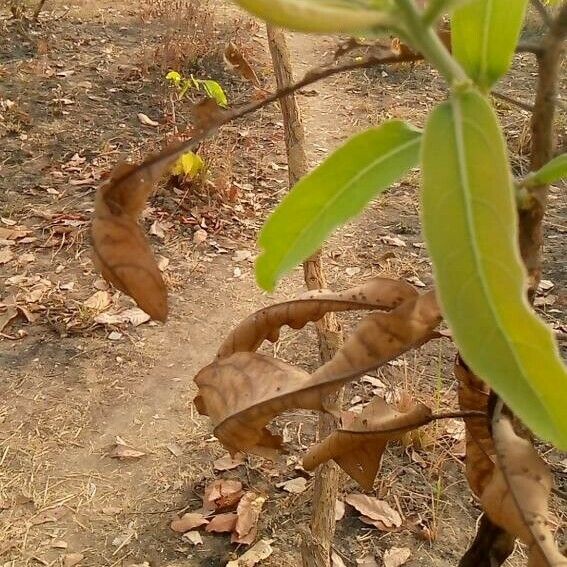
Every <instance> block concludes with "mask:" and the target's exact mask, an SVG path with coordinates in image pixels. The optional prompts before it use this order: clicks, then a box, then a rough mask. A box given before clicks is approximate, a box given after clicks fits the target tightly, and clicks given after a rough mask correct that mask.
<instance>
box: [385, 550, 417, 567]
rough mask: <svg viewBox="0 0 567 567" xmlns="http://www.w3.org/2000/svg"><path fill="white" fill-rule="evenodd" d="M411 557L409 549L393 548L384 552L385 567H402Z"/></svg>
mask: <svg viewBox="0 0 567 567" xmlns="http://www.w3.org/2000/svg"><path fill="white" fill-rule="evenodd" d="M410 557H411V550H410V549H409V547H392V548H391V549H388V550H387V551H385V552H384V567H401V566H402V565H405V564H406V563H407V562H408V560H409V558H410Z"/></svg>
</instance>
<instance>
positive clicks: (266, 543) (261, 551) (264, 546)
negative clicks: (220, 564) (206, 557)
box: [226, 539, 274, 567]
mask: <svg viewBox="0 0 567 567" xmlns="http://www.w3.org/2000/svg"><path fill="white" fill-rule="evenodd" d="M271 543H272V540H266V539H262V540H260V541H259V542H258V543H257V544H256V545H254V546H252V547H251V548H250V549H249V550H248V551H247V552H246V553H243V554H242V555H241V556H240V557H239V558H238V559H235V560H234V561H229V562H228V563H227V564H226V567H254V565H256V564H257V563H260V561H263V560H264V559H267V558H268V557H270V555H272V553H273V551H274V550H273V549H272V546H271V545H270V544H271Z"/></svg>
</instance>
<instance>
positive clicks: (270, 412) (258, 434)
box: [195, 292, 441, 458]
mask: <svg viewBox="0 0 567 567" xmlns="http://www.w3.org/2000/svg"><path fill="white" fill-rule="evenodd" d="M440 319H441V315H440V312H439V308H438V306H437V303H436V301H435V296H434V294H433V293H432V292H429V293H426V294H424V295H421V296H418V297H414V298H411V299H409V300H407V301H405V302H404V303H402V305H400V306H399V307H397V308H396V309H394V310H393V311H391V312H389V313H375V314H372V315H369V316H368V317H366V319H364V320H363V321H362V323H361V324H360V325H359V326H358V327H357V329H356V330H355V331H354V333H353V334H352V335H351V337H350V338H349V339H348V340H347V341H346V343H345V345H344V346H343V347H342V348H341V349H340V350H339V351H338V352H337V354H336V355H335V356H334V357H333V358H332V359H331V360H330V361H329V362H327V363H326V364H324V365H323V366H321V367H320V368H319V369H318V370H316V371H315V372H314V373H313V374H312V375H311V376H310V375H309V374H307V373H306V372H305V371H303V370H301V369H299V368H296V367H294V366H291V365H289V364H286V363H284V362H281V361H279V360H275V359H273V358H271V357H268V356H264V355H260V354H256V353H247V352H237V353H235V354H233V355H231V356H230V357H228V358H223V359H220V360H217V361H215V362H213V363H212V364H210V365H209V366H207V367H205V368H204V369H202V370H201V371H200V372H199V374H198V375H197V376H196V377H195V383H196V384H197V386H198V388H199V395H198V396H197V397H196V398H195V405H196V407H197V409H198V411H199V412H200V413H201V414H204V415H208V416H209V417H210V418H211V421H212V423H213V425H214V426H215V430H214V431H215V436H216V437H217V438H218V439H219V441H220V442H221V443H222V444H223V445H224V447H225V448H226V449H227V450H228V451H229V452H231V454H234V453H236V452H237V451H244V452H253V453H257V454H260V455H263V456H268V457H270V458H273V457H274V454H275V453H277V451H278V450H279V449H280V447H281V443H282V441H281V438H280V437H279V436H276V435H273V434H272V433H270V432H269V431H268V430H267V429H266V425H267V424H268V423H269V422H270V421H271V420H272V419H273V418H274V417H275V416H276V415H278V414H280V413H281V412H283V411H285V410H289V409H296V408H301V409H311V410H319V411H324V410H326V408H325V407H324V399H325V397H326V396H327V395H329V394H332V393H333V392H335V391H337V390H338V389H339V388H340V387H341V386H342V385H343V384H344V383H346V382H348V381H350V380H352V379H354V378H356V377H357V376H360V375H361V374H364V373H365V372H367V371H368V370H370V369H373V368H376V367H378V366H380V365H382V364H384V363H386V362H388V361H389V360H392V359H393V358H396V357H397V356H399V355H400V354H403V353H404V352H406V351H408V350H410V349H411V348H414V347H417V346H420V345H422V344H423V343H425V342H427V341H428V340H429V339H431V338H432V337H433V336H435V334H434V333H433V329H434V328H435V327H436V326H437V325H438V324H439V322H440Z"/></svg>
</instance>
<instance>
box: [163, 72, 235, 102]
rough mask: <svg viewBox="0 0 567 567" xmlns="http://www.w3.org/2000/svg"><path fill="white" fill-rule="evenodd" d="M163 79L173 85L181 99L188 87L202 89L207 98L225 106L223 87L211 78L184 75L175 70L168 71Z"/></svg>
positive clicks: (225, 99)
mask: <svg viewBox="0 0 567 567" xmlns="http://www.w3.org/2000/svg"><path fill="white" fill-rule="evenodd" d="M165 79H166V80H167V81H169V83H170V84H171V85H172V86H173V87H175V88H176V89H177V91H178V93H179V99H182V98H183V97H184V96H185V95H186V94H187V91H188V90H189V89H195V90H197V91H201V90H202V91H203V92H204V93H205V94H206V95H207V96H208V97H209V98H212V99H213V100H214V101H215V102H216V103H217V104H218V105H219V106H221V107H222V108H226V107H227V106H228V99H227V97H226V94H225V92H224V90H223V88H222V87H221V86H220V84H219V83H217V82H216V81H213V80H211V79H196V78H195V77H194V76H193V75H190V76H189V77H184V76H183V75H181V73H178V72H177V71H169V72H168V73H167V75H166V76H165Z"/></svg>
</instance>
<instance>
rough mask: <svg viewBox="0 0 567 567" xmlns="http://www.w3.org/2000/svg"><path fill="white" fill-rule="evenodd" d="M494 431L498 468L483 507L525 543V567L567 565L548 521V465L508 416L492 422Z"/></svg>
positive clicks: (549, 489) (557, 566)
mask: <svg viewBox="0 0 567 567" xmlns="http://www.w3.org/2000/svg"><path fill="white" fill-rule="evenodd" d="M493 432H494V443H495V448H496V454H497V456H498V467H495V469H494V474H493V475H492V478H491V479H490V482H489V483H488V484H487V486H486V487H485V489H484V492H483V494H482V496H481V504H482V507H483V509H484V510H485V512H486V513H487V515H488V517H489V518H490V519H491V520H492V521H493V522H494V523H495V524H497V525H499V526H501V527H502V528H504V529H505V530H506V531H507V532H509V533H511V534H512V535H515V536H516V537H519V538H520V539H521V540H522V541H523V542H524V543H525V544H526V545H527V546H528V548H529V551H528V567H548V566H553V567H560V566H567V557H564V556H563V555H562V554H561V553H560V551H559V549H558V548H557V545H556V543H555V541H554V538H553V534H552V532H551V529H550V525H549V521H548V513H549V511H548V499H549V495H550V492H551V487H552V478H551V473H550V472H549V469H548V467H547V465H546V464H545V462H544V461H543V460H542V459H541V457H540V456H539V455H538V454H537V452H536V450H535V449H534V447H533V445H532V444H531V443H530V441H528V440H526V439H522V438H521V437H519V436H518V435H516V433H515V432H514V428H513V427H512V423H511V422H510V420H509V419H508V418H507V417H505V416H500V417H499V418H497V419H496V420H495V421H494V423H493Z"/></svg>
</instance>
